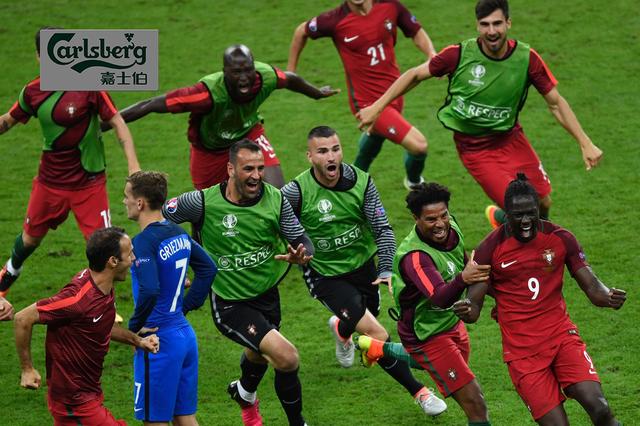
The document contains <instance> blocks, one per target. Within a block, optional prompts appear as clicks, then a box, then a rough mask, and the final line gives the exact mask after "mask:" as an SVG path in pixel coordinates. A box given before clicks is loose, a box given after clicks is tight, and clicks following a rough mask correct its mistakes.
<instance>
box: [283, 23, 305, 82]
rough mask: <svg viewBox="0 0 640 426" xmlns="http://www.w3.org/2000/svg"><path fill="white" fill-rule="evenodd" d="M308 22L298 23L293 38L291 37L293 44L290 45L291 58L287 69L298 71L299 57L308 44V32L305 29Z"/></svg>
mask: <svg viewBox="0 0 640 426" xmlns="http://www.w3.org/2000/svg"><path fill="white" fill-rule="evenodd" d="M306 25H307V23H306V22H303V23H302V24H300V25H298V27H297V28H296V30H295V31H294V32H293V38H292V39H291V46H289V60H288V61H287V71H291V72H296V69H297V68H298V59H300V54H301V53H302V50H303V49H304V46H305V45H306V44H307V38H309V36H307V32H306V31H305V26H306Z"/></svg>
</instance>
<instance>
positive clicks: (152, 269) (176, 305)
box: [129, 220, 217, 332]
mask: <svg viewBox="0 0 640 426" xmlns="http://www.w3.org/2000/svg"><path fill="white" fill-rule="evenodd" d="M133 252H134V254H135V256H136V259H135V260H134V262H133V264H132V265H131V281H132V290H133V299H134V303H135V311H134V315H133V317H132V318H131V320H130V321H129V329H130V330H132V331H135V332H137V331H138V330H140V328H142V327H143V326H146V327H165V328H166V327H183V326H185V325H187V324H188V323H187V320H186V318H185V317H184V314H183V311H188V310H191V309H195V308H197V307H200V306H201V305H202V304H203V303H204V300H205V299H206V296H207V294H208V292H209V289H210V288H211V283H212V282H213V278H214V277H215V274H216V272H217V269H216V267H215V264H214V263H213V260H211V258H210V257H209V255H207V253H206V252H205V251H204V249H203V248H202V247H200V245H199V244H198V243H196V242H195V241H193V240H192V239H191V237H190V236H189V235H188V234H187V233H186V232H185V230H184V229H182V228H181V227H179V226H178V225H175V224H173V223H171V222H168V221H166V220H164V221H162V222H154V223H151V224H149V225H148V226H147V227H146V228H145V229H144V230H143V231H142V232H141V233H140V234H138V235H136V236H135V238H134V239H133ZM189 266H191V267H192V269H193V271H194V274H195V276H194V280H193V283H192V287H191V289H190V290H189V293H188V298H187V300H184V283H185V278H186V277H187V269H188V268H189Z"/></svg>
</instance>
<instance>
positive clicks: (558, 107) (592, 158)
mask: <svg viewBox="0 0 640 426" xmlns="http://www.w3.org/2000/svg"><path fill="white" fill-rule="evenodd" d="M544 100H545V101H546V102H547V106H548V107H549V111H551V113H552V114H553V116H554V117H555V119H556V120H557V121H558V123H560V124H561V125H562V127H564V128H565V130H566V131H567V132H569V134H570V135H571V136H573V138H574V139H575V140H576V141H577V142H578V145H580V150H581V151H582V160H583V161H584V165H585V167H586V169H587V170H591V169H592V168H593V167H596V166H597V165H598V163H599V162H600V159H602V150H601V149H600V148H598V147H597V146H596V145H594V143H593V142H591V139H590V138H589V136H587V134H586V133H585V132H584V130H582V126H581V125H580V122H579V121H578V118H577V117H576V115H575V114H574V112H573V110H572V109H571V106H570V105H569V102H567V100H566V99H565V98H563V97H562V95H560V92H558V89H557V88H555V87H554V88H553V89H551V90H550V91H549V92H548V93H547V94H546V95H544Z"/></svg>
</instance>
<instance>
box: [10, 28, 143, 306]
mask: <svg viewBox="0 0 640 426" xmlns="http://www.w3.org/2000/svg"><path fill="white" fill-rule="evenodd" d="M43 29H52V28H48V27H47V28H43ZM36 51H37V53H38V60H40V31H38V32H37V33H36ZM31 117H37V118H38V121H39V122H40V125H41V127H42V134H43V139H44V145H43V147H42V157H41V159H40V166H39V170H38V175H37V176H36V177H35V178H34V180H33V187H32V189H31V196H30V197H29V206H28V207H27V215H26V218H25V221H24V226H23V231H22V233H20V234H19V235H18V236H17V237H16V240H15V243H14V245H13V250H12V251H11V258H10V259H9V260H8V261H7V263H6V264H5V265H4V267H3V268H2V271H1V272H0V296H4V295H5V294H6V293H7V292H8V291H9V287H10V286H11V285H12V284H13V283H14V282H15V281H16V280H17V279H18V276H19V275H20V272H22V265H23V263H24V262H25V260H27V258H28V257H29V256H31V254H32V253H33V252H34V251H35V250H36V248H38V246H39V245H40V243H41V242H42V239H43V238H44V237H45V235H47V232H48V231H49V229H56V228H57V227H58V225H60V224H62V223H63V222H64V221H65V220H66V219H67V216H68V215H69V211H72V212H73V214H74V215H75V217H76V221H77V222H78V226H79V227H80V231H81V232H82V234H83V235H84V237H85V239H87V238H89V235H91V234H92V233H93V232H94V231H95V230H96V229H100V228H104V227H107V226H111V215H110V213H109V198H108V196H107V184H106V182H107V177H106V174H105V165H106V163H105V154H104V144H103V142H102V137H101V132H100V120H103V121H107V122H108V123H109V124H110V125H111V126H113V127H114V128H115V129H116V134H117V136H118V140H119V141H120V144H121V145H122V147H123V149H124V154H125V156H126V158H127V164H128V169H129V174H131V173H133V172H135V171H138V170H140V166H139V165H138V159H137V157H136V152H135V149H134V146H133V139H132V138H131V133H129V129H128V128H127V125H126V124H125V122H124V121H123V119H122V117H121V116H120V114H119V113H118V110H117V109H116V107H115V106H114V104H113V101H112V100H111V98H110V97H109V95H108V94H107V92H49V91H42V90H40V77H38V78H36V79H35V80H33V81H32V82H30V83H29V84H27V85H26V86H25V87H24V88H23V89H22V91H21V92H20V96H19V98H18V101H17V102H16V103H15V104H14V105H13V106H12V107H11V109H10V110H9V112H7V113H6V114H4V115H2V116H1V117H0V134H2V133H5V132H7V131H8V130H9V129H10V128H12V127H13V126H14V125H15V124H16V123H18V122H20V123H26V122H27V121H29V119H30V118H31Z"/></svg>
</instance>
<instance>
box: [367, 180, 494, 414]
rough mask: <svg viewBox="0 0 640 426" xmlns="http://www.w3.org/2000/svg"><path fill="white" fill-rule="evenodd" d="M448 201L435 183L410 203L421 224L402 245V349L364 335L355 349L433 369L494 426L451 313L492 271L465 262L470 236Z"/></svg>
mask: <svg viewBox="0 0 640 426" xmlns="http://www.w3.org/2000/svg"><path fill="white" fill-rule="evenodd" d="M450 198H451V193H450V192H449V190H448V189H447V188H446V187H444V186H442V185H439V184H437V183H429V184H424V183H423V184H420V185H418V186H417V187H416V188H414V190H412V191H411V192H410V193H409V195H408V196H407V198H406V201H407V208H408V209H409V210H410V211H411V213H412V215H413V218H414V220H415V222H416V224H415V227H414V228H413V230H412V231H411V232H410V233H409V235H407V237H406V238H405V239H404V240H403V241H402V242H401V243H400V246H399V247H398V251H397V253H396V255H395V257H394V260H393V279H392V287H393V295H394V299H395V301H396V306H397V307H398V308H399V309H400V314H399V320H398V334H399V335H400V340H401V341H402V345H400V344H398V343H395V344H393V343H391V342H382V341H379V340H376V339H372V338H371V337H369V336H360V337H359V338H358V340H357V344H358V347H359V349H360V350H362V351H363V356H365V357H367V358H368V359H369V360H376V359H378V358H379V357H381V356H386V357H388V358H395V359H401V360H405V361H407V362H409V363H410V365H411V366H412V367H414V368H418V369H423V370H426V371H428V372H429V375H431V378H432V379H433V380H434V381H435V382H436V383H437V385H438V389H440V393H442V394H443V395H444V396H447V397H448V396H452V397H453V399H455V400H456V402H457V403H458V404H459V405H460V407H461V408H462V410H463V411H464V412H465V414H466V415H467V418H468V420H469V424H470V425H476V426H480V425H489V424H490V423H489V418H488V414H487V406H486V403H485V401H484V396H483V395H482V390H481V389H480V385H479V384H478V382H477V380H476V379H475V376H474V374H473V372H472V371H471V369H470V368H469V365H468V363H469V352H470V346H469V335H468V334H467V330H466V328H465V326H464V323H463V322H462V321H460V319H459V318H458V317H456V316H455V314H454V313H453V312H452V311H451V309H449V308H450V307H451V305H452V304H453V302H454V301H456V300H457V299H458V298H459V297H460V295H461V294H462V292H463V291H464V290H465V288H466V286H467V285H469V284H474V283H478V282H484V281H486V280H487V278H488V277H489V269H490V268H489V266H488V265H478V264H477V263H476V262H474V260H473V253H472V254H471V258H470V259H468V258H467V256H466V254H465V252H464V237H463V235H462V232H461V230H460V227H459V226H458V223H457V222H456V221H455V219H454V217H453V216H452V215H451V214H450V213H449V200H450ZM405 348H406V350H405ZM407 351H408V353H407Z"/></svg>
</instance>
